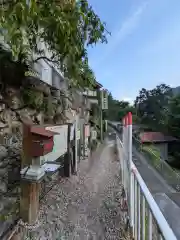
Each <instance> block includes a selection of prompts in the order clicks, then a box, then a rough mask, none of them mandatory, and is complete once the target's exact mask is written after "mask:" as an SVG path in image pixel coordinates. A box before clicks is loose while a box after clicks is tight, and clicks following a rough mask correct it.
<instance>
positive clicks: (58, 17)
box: [0, 0, 107, 85]
mask: <svg viewBox="0 0 180 240" xmlns="http://www.w3.org/2000/svg"><path fill="white" fill-rule="evenodd" d="M27 2H28V3H27ZM0 5H1V6H0V29H3V31H2V30H1V31H0V37H4V39H5V42H6V43H7V44H8V45H9V47H10V50H11V52H12V56H13V60H15V61H19V60H20V61H21V62H22V63H24V62H25V63H28V64H29V62H32V61H38V60H39V59H41V58H43V59H46V60H48V61H52V62H53V63H54V64H57V65H58V66H60V67H61V70H62V71H63V72H64V73H65V76H67V77H68V78H69V79H72V80H73V83H74V84H75V85H89V82H90V83H91V82H94V80H95V77H94V74H93V72H92V70H91V69H90V67H89V65H88V57H87V47H88V46H90V45H93V44H97V43H98V42H102V43H106V42H107V39H106V34H107V31H106V29H105V24H104V23H102V22H101V21H100V19H99V17H98V16H97V15H96V14H95V12H94V11H93V9H92V7H91V6H90V5H89V4H88V2H87V0H78V1H71V2H69V1H68V2H67V1H56V0H43V1H38V0H29V1H26V0H8V1H4V2H3V4H2V3H0ZM40 43H44V46H46V48H47V49H48V50H49V52H50V53H51V57H50V58H49V57H48V58H47V56H46V54H45V49H44V47H42V44H40ZM32 53H35V54H36V56H38V58H37V59H32Z"/></svg>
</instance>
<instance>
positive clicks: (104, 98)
mask: <svg viewBox="0 0 180 240" xmlns="http://www.w3.org/2000/svg"><path fill="white" fill-rule="evenodd" d="M101 106H102V109H103V110H107V109H108V92H107V91H106V90H102V91H101Z"/></svg>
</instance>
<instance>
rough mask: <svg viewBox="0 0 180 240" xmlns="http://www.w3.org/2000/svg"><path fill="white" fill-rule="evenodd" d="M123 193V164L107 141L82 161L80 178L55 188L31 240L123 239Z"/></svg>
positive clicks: (111, 144) (72, 178)
mask: <svg viewBox="0 0 180 240" xmlns="http://www.w3.org/2000/svg"><path fill="white" fill-rule="evenodd" d="M120 194H121V183H120V178H119V163H118V161H116V160H115V158H114V154H113V141H108V140H107V141H106V143H104V144H103V145H101V146H100V147H99V148H98V150H97V151H96V152H95V153H94V154H93V156H92V157H91V159H89V160H84V161H81V163H80V165H79V170H78V175H77V176H73V177H71V178H70V179H66V180H63V182H61V183H60V184H59V185H58V186H55V187H54V188H53V189H52V191H51V192H50V193H49V194H48V196H47V197H46V199H45V200H44V202H43V204H42V206H41V217H40V226H39V227H38V228H37V229H35V230H34V231H31V232H29V234H28V235H29V237H28V238H27V239H37V240H45V239H47V240H56V239H59V240H60V239H70V240H71V239H72V240H73V239H74V240H91V239H94V240H95V239H97V240H100V239H102V240H103V239H114V240H115V239H116V240H118V239H123V238H122V231H121V221H122V220H121V215H122V214H121V211H120V205H119V203H120Z"/></svg>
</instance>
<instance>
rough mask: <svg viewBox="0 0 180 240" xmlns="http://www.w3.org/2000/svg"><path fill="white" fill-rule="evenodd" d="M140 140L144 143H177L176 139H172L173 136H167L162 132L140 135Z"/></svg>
mask: <svg viewBox="0 0 180 240" xmlns="http://www.w3.org/2000/svg"><path fill="white" fill-rule="evenodd" d="M140 140H141V142H143V143H148V142H172V141H177V139H176V138H174V137H171V136H165V135H164V134H163V133H161V132H143V133H140Z"/></svg>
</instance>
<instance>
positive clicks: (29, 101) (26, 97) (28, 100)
mask: <svg viewBox="0 0 180 240" xmlns="http://www.w3.org/2000/svg"><path fill="white" fill-rule="evenodd" d="M22 94H23V101H24V103H25V104H26V105H28V106H29V107H32V108H34V109H37V110H42V109H43V108H44V102H43V101H44V96H43V93H42V92H39V91H35V89H24V90H23V92H22Z"/></svg>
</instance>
